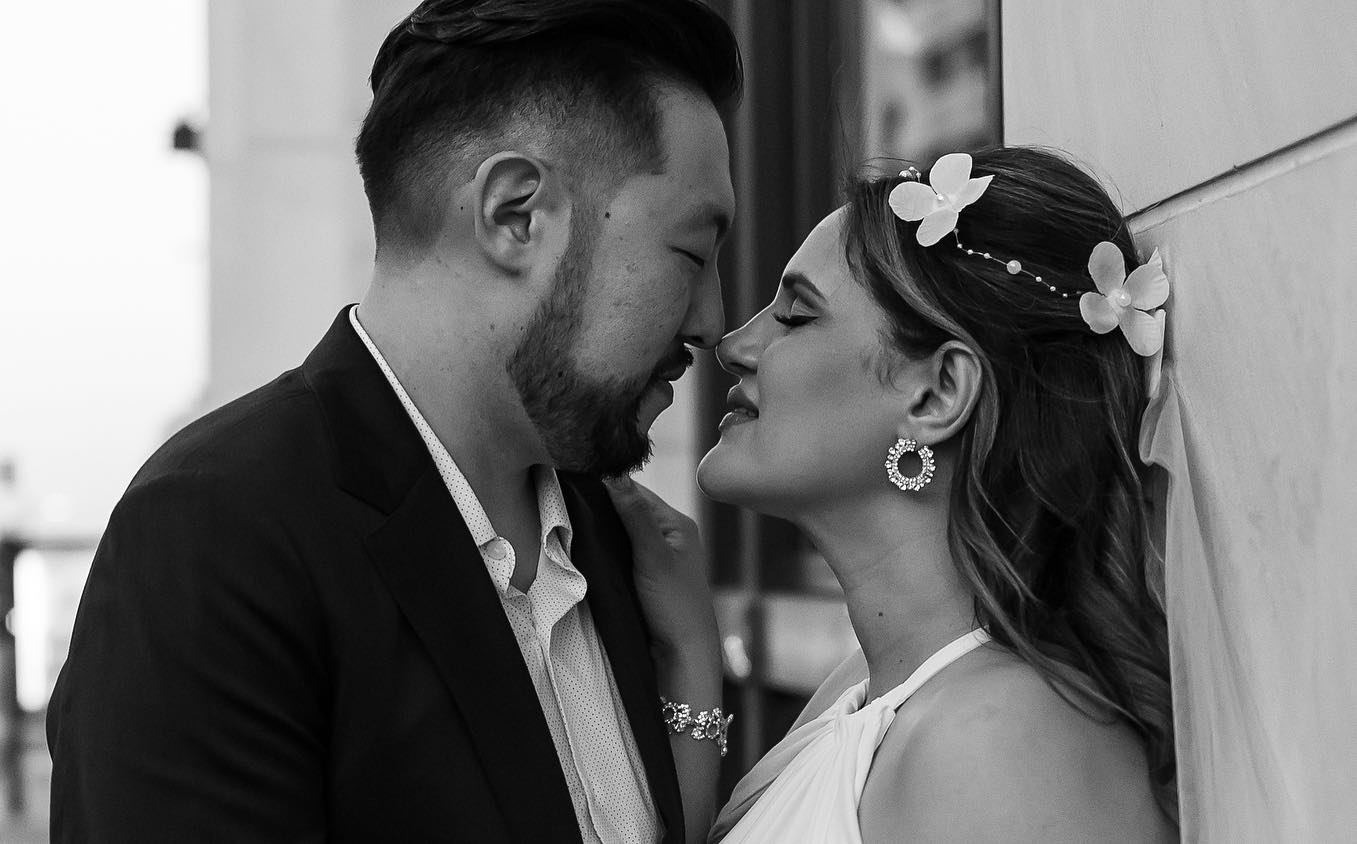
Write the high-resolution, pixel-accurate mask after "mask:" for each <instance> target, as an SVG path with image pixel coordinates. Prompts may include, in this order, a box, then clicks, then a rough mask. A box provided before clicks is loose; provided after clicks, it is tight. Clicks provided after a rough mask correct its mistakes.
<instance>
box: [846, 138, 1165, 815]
mask: <svg viewBox="0 0 1357 844" xmlns="http://www.w3.org/2000/svg"><path fill="white" fill-rule="evenodd" d="M971 175H972V177H981V176H985V175H993V176H994V180H993V181H992V182H991V183H990V185H989V188H988V190H986V192H985V194H984V195H983V196H982V197H981V198H980V199H979V200H978V201H976V202H975V203H974V204H972V205H970V206H968V207H967V208H966V209H965V210H963V211H962V212H961V219H960V222H959V223H958V224H957V229H958V231H957V237H958V238H959V239H960V241H961V242H962V243H963V244H965V246H966V247H967V248H969V249H973V250H975V252H976V253H977V254H975V255H968V254H966V252H965V250H963V249H959V248H958V247H957V245H956V242H955V240H954V238H953V237H951V236H948V237H945V238H944V239H943V240H942V241H940V242H939V243H937V244H936V245H934V246H929V247H924V246H920V245H919V244H918V242H917V241H916V240H915V230H916V228H917V226H918V224H917V223H909V222H904V221H902V220H900V219H899V218H897V217H896V216H895V214H894V213H893V212H892V211H891V209H890V207H889V205H888V204H887V199H888V196H889V194H890V191H891V189H892V188H893V187H895V186H896V185H897V184H899V183H900V182H901V181H902V178H901V177H898V176H894V177H881V176H875V177H873V176H863V177H859V178H856V179H854V180H852V181H851V182H850V183H849V185H848V190H847V193H848V213H847V217H846V220H845V233H846V234H845V244H844V245H845V249H846V255H847V259H848V262H849V265H850V267H851V268H852V269H853V272H854V275H855V276H856V277H857V278H858V279H859V280H860V281H861V283H863V284H864V285H865V286H866V287H867V289H868V290H869V291H870V293H871V295H872V296H873V298H874V299H875V301H876V302H877V303H878V305H880V307H881V308H882V309H883V310H884V311H885V312H886V314H887V316H888V325H889V329H888V333H889V337H888V338H886V339H887V341H888V342H887V346H888V347H891V348H893V349H895V350H896V351H898V352H899V353H901V354H904V355H906V356H909V357H921V356H925V355H928V354H930V353H932V352H933V351H934V350H936V349H937V348H938V346H940V345H941V344H942V343H944V342H946V341H948V340H953V339H955V340H959V341H960V342H962V343H964V344H966V345H967V346H968V347H970V348H971V349H972V350H974V351H975V353H976V354H977V355H978V356H979V359H980V361H981V365H982V366H983V378H982V384H981V395H980V398H979V401H978V402H977V403H976V406H975V410H974V411H973V413H972V416H971V419H970V421H969V423H968V424H967V426H966V427H965V429H964V431H963V433H961V434H960V435H959V438H958V441H957V442H955V443H954V444H953V445H954V446H955V448H956V454H957V455H958V459H957V464H956V469H955V474H954V477H953V482H952V492H951V502H950V516H949V525H948V538H949V542H950V544H951V550H952V555H953V557H954V559H955V561H956V564H957V566H958V567H959V569H960V572H961V574H962V576H963V577H964V578H965V580H966V582H967V583H968V584H969V586H970V588H971V590H972V592H973V593H974V596H975V612H976V617H977V620H978V621H979V622H980V623H982V624H983V625H984V626H985V627H986V628H987V629H988V630H989V631H990V634H991V635H992V636H993V638H994V639H995V641H997V642H999V643H1001V644H1003V645H1005V646H1007V647H1009V648H1011V649H1012V650H1013V651H1014V652H1016V653H1017V654H1018V655H1019V656H1021V657H1022V658H1023V659H1024V660H1026V661H1027V662H1028V663H1029V664H1031V665H1032V666H1033V667H1034V668H1035V669H1036V670H1037V671H1039V672H1040V673H1041V674H1042V676H1043V677H1044V678H1045V679H1046V680H1047V682H1048V683H1050V684H1051V685H1052V687H1053V688H1055V689H1056V691H1058V692H1059V693H1060V694H1061V695H1062V696H1063V697H1065V699H1066V700H1069V701H1070V702H1071V703H1075V704H1076V705H1078V706H1080V708H1081V709H1083V710H1084V711H1085V712H1089V713H1090V714H1093V712H1094V711H1098V712H1099V713H1110V714H1111V717H1113V718H1116V717H1120V718H1122V719H1125V721H1126V722H1127V723H1129V724H1130V725H1131V727H1133V728H1134V729H1135V731H1136V732H1137V733H1139V734H1140V736H1141V738H1142V739H1143V740H1144V742H1145V746H1146V748H1147V756H1148V762H1149V775H1150V780H1151V784H1152V787H1153V790H1154V794H1155V797H1156V799H1157V801H1158V803H1159V805H1160V807H1161V809H1163V811H1164V812H1165V814H1167V815H1168V816H1169V817H1170V818H1172V819H1174V821H1175V822H1176V820H1177V796H1176V785H1175V781H1176V766H1175V758H1174V743H1173V713H1172V706H1171V693H1170V686H1169V668H1168V664H1169V663H1168V641H1167V628H1166V621H1165V615H1164V607H1163V603H1162V601H1161V599H1160V597H1159V595H1160V594H1161V593H1160V590H1159V588H1158V585H1157V579H1156V578H1155V577H1154V575H1153V574H1152V571H1157V568H1156V567H1155V566H1153V565H1152V564H1151V561H1152V558H1153V556H1154V553H1155V552H1154V550H1153V546H1152V543H1151V541H1150V536H1149V518H1148V506H1149V502H1148V498H1147V471H1148V470H1147V467H1145V466H1144V465H1143V464H1142V463H1141V462H1140V460H1139V458H1138V455H1137V437H1138V430H1139V422H1140V418H1141V414H1142V413H1143V411H1144V410H1145V406H1146V402H1147V396H1146V391H1145V386H1144V381H1143V374H1142V373H1143V369H1144V364H1143V359H1142V358H1140V357H1138V356H1137V355H1136V354H1135V353H1134V352H1132V351H1131V349H1130V347H1129V346H1128V345H1127V344H1126V341H1125V339H1124V338H1123V337H1122V335H1121V332H1120V331H1115V332H1113V333H1110V334H1105V335H1098V334H1095V333H1093V332H1092V331H1091V330H1090V329H1089V327H1088V326H1087V325H1086V324H1085V323H1084V320H1083V318H1082V317H1081V316H1080V313H1079V295H1080V293H1082V292H1084V291H1088V290H1092V289H1094V288H1093V282H1092V279H1091V278H1090V277H1089V274H1088V269H1087V267H1088V258H1089V254H1090V253H1091V252H1092V251H1093V247H1094V245H1095V244H1097V243H1098V242H1099V241H1103V240H1109V241H1111V242H1113V243H1115V244H1116V245H1117V247H1118V248H1119V249H1120V250H1121V252H1122V255H1123V256H1124V257H1125V260H1126V265H1127V267H1128V268H1131V267H1135V266H1136V265H1138V264H1139V263H1140V261H1139V259H1138V256H1137V254H1136V248H1135V244H1134V243H1133V242H1132V240H1131V235H1130V232H1129V231H1128V229H1127V225H1126V220H1125V218H1124V217H1123V216H1122V214H1121V212H1120V211H1119V210H1118V209H1117V207H1116V205H1115V204H1114V203H1113V202H1112V200H1111V199H1110V198H1109V197H1108V195H1107V193H1106V192H1105V191H1104V190H1103V188H1102V187H1101V186H1100V185H1099V184H1098V183H1097V182H1096V181H1095V180H1094V179H1093V178H1092V177H1091V176H1089V175H1088V174H1087V173H1085V172H1083V171H1082V170H1081V169H1079V168H1078V167H1076V166H1074V165H1073V164H1071V163H1070V162H1069V161H1067V160H1066V159H1065V158H1063V157H1062V156H1060V155H1059V154H1057V153H1055V152H1053V151H1050V150H1045V149H1038V148H1031V147H1004V148H994V149H987V150H982V151H979V152H975V153H973V169H972V173H971ZM984 252H988V253H990V254H992V255H993V256H995V257H996V258H1002V259H1003V260H1004V261H1008V260H1010V259H1017V260H1020V261H1021V262H1022V267H1023V269H1025V270H1029V271H1031V272H1032V273H1034V274H1036V275H1039V276H1041V277H1042V279H1043V281H1044V282H1045V283H1044V284H1038V283H1036V282H1035V281H1034V280H1033V279H1032V278H1031V277H1030V276H1027V275H1010V274H1009V273H1008V272H1007V271H1006V269H1005V267H1004V265H1003V264H1002V263H996V262H994V261H987V260H984V259H983V258H982V257H981V255H980V253H984ZM1048 286H1055V287H1056V288H1057V292H1054V293H1053V292H1051V291H1050V290H1049V289H1048ZM1062 291H1063V292H1068V294H1069V295H1068V296H1062V295H1061V292H1062ZM1071 669H1072V670H1071ZM1071 691H1072V692H1073V693H1071Z"/></svg>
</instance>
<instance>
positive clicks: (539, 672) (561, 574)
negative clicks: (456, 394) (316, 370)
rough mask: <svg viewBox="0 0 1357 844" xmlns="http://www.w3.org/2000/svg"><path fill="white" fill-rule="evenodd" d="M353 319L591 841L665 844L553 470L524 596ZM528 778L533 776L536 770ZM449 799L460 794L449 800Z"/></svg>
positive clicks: (488, 529)
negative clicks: (424, 450) (491, 609)
mask: <svg viewBox="0 0 1357 844" xmlns="http://www.w3.org/2000/svg"><path fill="white" fill-rule="evenodd" d="M349 321H350V322H351V323H353V328H354V331H356V332H357V333H358V336H359V338H360V339H361V340H362V341H363V345H365V346H367V349H368V351H369V352H371V353H372V357H373V359H374V360H376V362H377V365H378V366H379V367H380V368H381V370H382V374H383V375H385V376H386V380H387V381H388V382H390V384H391V388H392V389H393V390H394V391H395V392H396V395H397V397H398V398H399V399H400V402H401V404H402V405H404V407H405V411H406V413H408V414H409V415H410V420H411V421H412V422H413V423H414V424H415V427H416V428H417V429H418V430H419V434H420V436H421V437H422V438H423V439H424V444H425V445H426V446H427V447H428V449H429V453H430V454H431V455H432V456H433V459H434V463H435V464H436V465H437V466H438V472H439V474H440V475H442V477H443V482H444V484H446V486H447V488H448V492H449V493H450V494H451V495H452V500H453V501H454V502H456V504H457V509H458V510H460V511H461V514H462V518H463V520H465V521H466V526H467V529H468V530H470V531H471V537H472V539H473V540H474V541H475V542H476V545H478V546H479V547H480V551H481V559H482V560H484V562H485V567H486V569H487V570H488V571H489V572H490V579H491V580H492V581H493V582H494V584H495V590H496V591H497V592H498V593H499V600H500V605H501V606H502V607H503V609H504V615H505V617H506V618H508V620H509V626H510V627H511V628H513V632H514V638H515V639H517V641H518V648H519V651H521V652H522V654H523V662H524V664H525V665H526V666H527V668H528V674H529V675H531V677H532V684H533V688H534V689H536V691H537V699H538V702H539V703H540V704H541V706H542V715H543V716H544V717H545V719H546V722H547V728H548V729H549V730H550V732H551V739H552V741H553V742H554V743H555V745H556V754H557V756H558V757H559V758H560V763H561V771H562V773H563V774H565V782H566V786H567V787H568V788H569V790H570V799H571V801H572V802H573V803H574V806H575V819H576V820H577V821H578V822H579V827H580V834H581V835H582V837H583V838H584V841H585V842H586V844H592V843H593V842H598V844H613V842H627V844H631V842H637V843H638V844H641V842H645V844H649V842H655V841H658V840H659V838H660V830H659V818H658V816H657V814H656V811H655V806H654V803H653V801H652V799H651V795H650V789H649V786H648V785H647V783H646V776H645V767H644V765H643V763H642V761H641V755H640V752H639V751H638V750H637V748H636V739H635V737H634V736H633V735H632V732H631V724H630V723H629V722H628V721H627V716H626V710H625V709H624V708H623V705H622V699H621V697H620V696H619V695H618V691H617V683H616V682H615V681H614V679H613V673H612V667H611V665H610V664H609V662H608V659H607V657H606V656H605V654H604V653H603V646H602V643H601V642H599V639H598V633H597V631H596V630H595V629H594V619H593V616H592V615H591V614H590V612H589V604H588V603H587V602H585V600H584V596H585V593H586V592H587V591H588V583H587V582H586V581H585V578H584V575H583V574H582V573H581V572H580V571H579V570H578V569H576V568H575V566H574V565H573V564H572V563H571V562H570V543H571V537H572V531H571V527H570V515H569V513H567V512H566V508H565V500H564V498H563V497H562V495H561V486H560V482H559V480H558V479H557V477H556V472H555V470H554V469H551V468H549V467H545V466H538V467H535V468H534V470H533V475H534V481H535V482H536V486H537V508H538V514H539V517H540V520H541V540H542V542H541V552H540V554H539V556H538V560H537V576H536V578H535V579H534V580H533V583H532V585H531V586H530V587H528V591H527V592H526V593H524V592H521V591H519V590H518V589H517V588H516V587H514V586H513V585H512V584H511V583H510V582H509V578H510V576H511V575H512V574H513V572H514V566H515V564H516V560H517V558H516V556H515V553H514V548H513V546H512V545H511V544H510V543H509V541H508V540H507V539H505V538H504V537H502V536H499V535H498V534H497V533H496V532H495V529H494V527H492V526H491V524H490V519H489V517H488V516H487V515H486V513H485V508H484V507H482V506H481V502H480V500H479V499H477V498H476V493H475V492H474V491H472V489H471V485H470V484H469V483H467V480H466V477H465V476H464V475H463V474H462V472H461V470H460V469H458V468H457V464H456V463H455V462H453V459H452V455H450V454H449V453H448V450H447V448H445V447H444V445H443V443H442V442H441V441H440V440H439V439H438V437H437V436H436V435H435V434H434V432H433V429H432V428H430V427H429V424H428V422H427V421H426V420H425V419H424V416H423V415H422V414H421V413H420V412H419V409H418V408H417V407H415V404H414V402H413V401H411V400H410V396H409V395H408V394H407V393H406V392H405V388H404V387H402V386H401V384H400V381H399V380H397V378H396V375H395V373H394V372H392V371H391V367H390V366H388V365H387V363H386V359H385V358H383V357H382V354H381V352H380V351H378V349H377V347H376V345H375V344H374V343H373V342H372V338H371V337H369V336H368V334H367V332H366V331H364V330H363V326H362V325H361V324H360V323H359V322H358V309H357V308H352V309H350V310H349ZM656 705H657V706H658V703H657V704H656ZM523 774H524V776H532V772H531V771H524V772H523ZM449 799H457V797H456V795H449ZM522 808H523V811H525V812H531V811H532V810H533V808H532V807H531V806H524V807H522Z"/></svg>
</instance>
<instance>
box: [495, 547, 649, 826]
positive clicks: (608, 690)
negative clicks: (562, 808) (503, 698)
mask: <svg viewBox="0 0 1357 844" xmlns="http://www.w3.org/2000/svg"><path fill="white" fill-rule="evenodd" d="M562 533H565V531H563V530H551V531H550V532H548V533H547V534H546V535H544V536H543V537H542V552H541V554H540V556H539V557H538V566H537V577H536V578H535V579H534V581H533V584H532V586H530V587H529V588H528V592H527V593H526V594H524V593H523V592H521V591H519V590H518V589H517V588H515V587H514V586H512V585H511V584H510V583H509V582H508V575H509V574H512V572H513V568H514V565H515V564H516V556H515V555H514V552H513V549H512V547H510V546H509V545H508V543H505V544H504V546H503V548H504V549H506V550H507V552H508V554H507V557H506V559H505V560H504V562H503V563H501V564H497V567H498V566H499V565H502V566H503V568H504V571H505V576H504V579H503V583H504V588H503V591H501V593H500V598H501V600H502V601H503V603H504V607H505V613H506V614H507V615H508V616H509V618H510V626H511V627H513V628H514V635H515V636H516V637H518V641H519V649H520V650H521V651H523V653H524V656H525V662H526V663H527V666H528V673H529V674H530V675H531V676H532V680H533V685H534V686H536V687H538V696H539V697H541V698H544V699H545V698H547V697H550V698H552V699H555V700H558V701H567V700H574V701H581V700H585V701H587V700H615V699H616V692H615V689H613V688H612V687H611V686H612V684H611V683H610V682H609V681H610V680H611V678H610V677H608V676H606V675H605V676H598V674H599V672H596V671H591V670H590V669H591V667H593V666H596V665H598V664H600V663H601V661H602V659H605V658H606V657H604V656H603V655H602V654H601V653H599V652H596V651H595V648H592V647H590V645H591V644H594V643H597V637H596V636H595V635H594V634H593V630H592V628H593V623H592V622H593V620H592V617H591V615H590V612H589V605H588V604H587V603H585V602H584V596H585V593H586V592H587V589H588V587H587V583H586V581H585V578H584V575H583V574H581V573H580V572H579V571H578V570H577V569H575V567H574V566H573V565H572V564H571V563H570V560H569V557H568V555H567V554H566V552H565V551H564V549H563V548H562V543H561V541H560V539H559V538H558V537H559V536H560V535H561V534H562ZM495 580H496V581H497V582H499V581H500V577H499V576H498V574H497V573H496V576H495ZM579 649H586V650H589V651H590V652H591V656H593V657H595V658H593V659H586V660H578V659H572V658H570V656H569V654H570V652H572V651H578V650H579ZM578 710H579V708H578V707H561V708H560V709H554V708H553V709H550V710H547V711H545V712H544V714H545V715H546V717H547V720H548V724H549V726H550V727H551V728H552V729H551V734H552V739H553V741H555V742H557V744H558V747H557V753H558V755H559V756H560V757H561V759H562V760H567V759H568V760H570V761H571V762H572V763H573V764H571V765H569V766H567V765H565V763H564V761H563V762H562V773H563V774H564V775H565V778H566V783H567V785H568V786H569V788H570V790H571V791H577V792H578V794H579V795H580V796H582V797H583V798H584V800H583V801H582V802H583V803H584V804H585V806H583V807H579V802H580V801H577V807H578V808H587V813H585V814H583V815H582V816H580V817H579V818H578V820H579V824H580V829H581V831H583V832H585V833H586V836H585V837H586V839H589V837H590V836H589V834H588V833H592V836H593V839H594V840H598V841H600V842H604V841H650V840H654V836H655V832H654V827H653V826H652V825H651V824H649V823H646V822H645V819H644V818H642V817H636V818H630V817H628V818H615V817H614V814H615V813H613V812H609V811H607V810H605V809H604V808H603V807H602V806H601V805H600V803H601V802H602V800H601V798H600V791H602V792H603V793H605V794H607V793H614V792H612V789H613V788H616V787H620V786H622V783H618V782H612V781H604V782H600V781H599V780H600V776H601V774H600V772H598V771H595V772H594V774H593V775H592V776H591V775H590V773H589V772H588V771H586V770H584V769H583V767H582V765H581V760H582V759H583V758H585V756H586V755H587V754H589V753H593V752H598V751H599V749H600V748H601V747H604V746H606V743H607V739H606V737H605V736H603V735H600V734H599V733H600V729H599V728H600V727H602V726H604V725H603V724H602V723H601V722H600V720H599V719H602V718H609V717H615V713H616V710H612V711H608V710H603V709H599V710H598V711H597V712H595V713H593V714H592V716H590V717H585V718H583V719H582V718H580V717H579V711H578ZM617 726H618V727H620V726H621V725H617ZM617 732H618V733H621V734H623V735H624V736H625V735H626V731H623V730H621V729H618V730H617ZM561 745H564V746H561ZM628 757H629V758H631V759H635V758H637V754H636V753H635V752H634V750H633V752H632V753H629V754H628ZM629 773H630V774H631V775H632V776H633V777H636V778H638V781H644V779H643V778H644V776H645V774H644V772H643V771H639V770H632V771H630V772H629ZM605 778H606V779H607V780H612V779H613V778H612V777H606V776H605ZM577 814H578V813H577ZM596 819H597V820H598V823H595V820H596ZM610 820H613V821H621V822H620V823H615V824H614V823H609V821H610ZM600 826H602V827H603V828H599V827H600Z"/></svg>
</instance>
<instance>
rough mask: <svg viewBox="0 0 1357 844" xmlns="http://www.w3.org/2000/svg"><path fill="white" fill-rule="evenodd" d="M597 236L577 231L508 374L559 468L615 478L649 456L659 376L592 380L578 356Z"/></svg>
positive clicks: (512, 359)
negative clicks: (649, 423)
mask: <svg viewBox="0 0 1357 844" xmlns="http://www.w3.org/2000/svg"><path fill="white" fill-rule="evenodd" d="M583 216H585V215H581V217H583ZM596 234H597V232H596V228H595V229H585V230H583V231H578V232H575V233H572V236H571V239H570V244H569V245H568V246H567V247H566V251H565V254H564V255H562V256H561V263H560V266H559V268H558V269H557V272H556V277H555V278H554V279H553V280H552V289H551V291H550V293H548V294H547V297H546V299H545V300H544V301H543V302H542V304H541V305H540V306H539V307H538V309H537V312H536V313H535V314H533V317H532V319H531V320H530V321H529V323H528V326H527V329H526V330H525V331H524V334H523V339H522V340H521V341H519V344H518V348H517V349H515V350H514V353H513V355H512V356H511V357H510V358H509V362H508V364H507V369H508V372H509V377H510V378H511V379H513V383H514V387H515V388H516V389H517V390H518V395H519V398H520V399H521V400H522V402H523V408H524V410H526V411H527V413H528V418H529V419H531V420H532V423H533V425H534V426H535V427H536V428H537V432H538V435H539V436H540V437H541V438H542V442H543V443H544V444H545V445H546V448H547V453H548V454H549V455H550V456H551V459H552V461H553V463H554V464H555V467H556V468H558V469H565V470H568V471H574V472H584V473H587V474H591V475H601V476H604V477H615V476H619V475H625V474H627V473H629V472H631V471H633V470H635V469H638V468H640V467H641V466H643V465H644V464H645V462H646V461H647V460H649V459H650V454H651V447H652V446H651V442H650V437H649V435H648V434H647V433H645V432H643V431H641V430H640V422H639V419H638V415H639V411H640V408H641V402H642V400H643V399H644V398H645V395H646V392H647V390H649V389H650V388H651V387H653V386H655V381H656V378H657V376H656V375H655V374H654V373H647V374H645V375H642V376H637V377H634V378H620V377H619V378H606V379H596V378H590V377H589V376H587V375H585V374H584V373H583V372H581V371H580V370H579V368H578V367H577V366H576V365H575V362H574V360H573V359H572V356H571V349H572V348H573V346H574V344H575V338H576V337H577V336H578V335H579V331H580V325H581V322H582V316H583V308H584V296H585V292H586V289H587V287H588V280H589V276H590V273H591V270H592V266H593V252H594V244H595V242H596V240H597V236H596ZM683 354H685V355H686V354H687V352H686V350H684V352H683Z"/></svg>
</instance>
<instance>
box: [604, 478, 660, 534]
mask: <svg viewBox="0 0 1357 844" xmlns="http://www.w3.org/2000/svg"><path fill="white" fill-rule="evenodd" d="M604 486H605V487H607V489H608V495H609V496H610V497H611V498H612V500H613V507H615V508H616V509H617V515H618V517H619V518H621V519H622V526H623V527H625V528H626V529H627V534H628V535H629V536H630V537H631V544H632V546H633V547H634V548H635V550H636V551H638V552H643V551H652V552H653V551H658V550H661V549H665V548H668V545H667V544H666V543H665V541H664V532H663V530H662V528H661V527H660V525H659V524H658V522H657V520H656V518H655V515H654V513H653V505H652V504H651V502H650V500H649V499H647V498H646V497H645V496H644V495H643V494H642V492H641V490H642V489H644V488H643V487H642V486H641V485H640V484H638V483H636V482H635V481H633V480H632V479H631V478H616V479H612V478H610V479H609V480H608V481H606V482H605V483H604ZM646 492H650V490H646ZM650 494H651V495H652V496H654V493H650Z"/></svg>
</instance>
